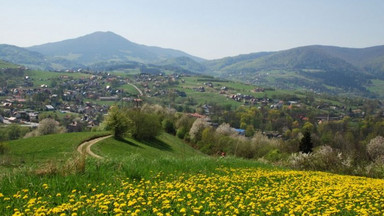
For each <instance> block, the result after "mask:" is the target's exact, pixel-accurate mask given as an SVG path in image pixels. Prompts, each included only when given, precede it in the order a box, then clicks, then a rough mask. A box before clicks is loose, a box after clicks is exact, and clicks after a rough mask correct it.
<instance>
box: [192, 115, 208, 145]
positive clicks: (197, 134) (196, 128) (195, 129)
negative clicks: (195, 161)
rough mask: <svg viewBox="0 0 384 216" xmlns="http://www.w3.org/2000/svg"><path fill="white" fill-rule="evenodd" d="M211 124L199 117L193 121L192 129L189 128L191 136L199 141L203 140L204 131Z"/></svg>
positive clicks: (195, 140)
mask: <svg viewBox="0 0 384 216" xmlns="http://www.w3.org/2000/svg"><path fill="white" fill-rule="evenodd" d="M208 126H209V124H208V122H207V121H205V120H204V119H201V118H198V119H196V120H195V122H193V125H192V127H191V129H190V130H189V135H190V136H191V139H192V140H193V141H194V142H195V143H197V142H198V141H200V140H201V136H202V133H203V130H204V129H205V128H206V127H208Z"/></svg>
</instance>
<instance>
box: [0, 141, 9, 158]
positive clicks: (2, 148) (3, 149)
mask: <svg viewBox="0 0 384 216" xmlns="http://www.w3.org/2000/svg"><path fill="white" fill-rule="evenodd" d="M7 151H8V147H7V146H6V144H5V143H1V142H0V155H3V154H5V153H7Z"/></svg>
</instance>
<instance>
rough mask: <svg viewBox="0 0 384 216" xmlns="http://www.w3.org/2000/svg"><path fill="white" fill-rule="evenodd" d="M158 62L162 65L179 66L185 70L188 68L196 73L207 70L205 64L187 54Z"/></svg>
mask: <svg viewBox="0 0 384 216" xmlns="http://www.w3.org/2000/svg"><path fill="white" fill-rule="evenodd" d="M158 64H159V65H162V66H167V67H171V66H174V67H179V68H182V69H184V70H188V71H191V72H196V73H201V72H204V71H205V70H206V67H205V66H204V65H203V64H201V63H199V62H197V61H195V60H193V59H191V58H189V57H186V56H183V57H177V58H171V59H167V60H165V61H162V62H160V63H158Z"/></svg>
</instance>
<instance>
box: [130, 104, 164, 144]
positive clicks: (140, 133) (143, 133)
mask: <svg viewBox="0 0 384 216" xmlns="http://www.w3.org/2000/svg"><path fill="white" fill-rule="evenodd" d="M128 116H129V118H130V119H131V120H132V125H131V127H132V128H131V130H130V132H131V135H132V137H133V138H135V139H138V140H151V139H154V138H155V137H156V136H157V135H159V133H160V131H161V124H160V120H159V117H158V115H156V114H150V113H145V112H142V111H140V110H135V109H133V110H130V111H129V112H128Z"/></svg>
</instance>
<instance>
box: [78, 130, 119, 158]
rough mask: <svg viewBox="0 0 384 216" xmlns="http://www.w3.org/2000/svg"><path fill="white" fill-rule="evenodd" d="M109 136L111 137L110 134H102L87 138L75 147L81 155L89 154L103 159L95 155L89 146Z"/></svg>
mask: <svg viewBox="0 0 384 216" xmlns="http://www.w3.org/2000/svg"><path fill="white" fill-rule="evenodd" d="M109 137H112V135H108V136H102V137H97V138H94V139H91V140H88V141H86V142H83V143H81V144H80V145H79V146H78V147H77V151H78V152H79V153H80V154H82V155H90V156H91V157H94V158H98V159H103V157H101V156H100V155H97V154H95V153H93V152H92V151H91V147H92V146H93V145H94V144H96V143H97V142H100V141H101V140H105V139H107V138H109Z"/></svg>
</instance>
